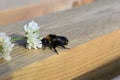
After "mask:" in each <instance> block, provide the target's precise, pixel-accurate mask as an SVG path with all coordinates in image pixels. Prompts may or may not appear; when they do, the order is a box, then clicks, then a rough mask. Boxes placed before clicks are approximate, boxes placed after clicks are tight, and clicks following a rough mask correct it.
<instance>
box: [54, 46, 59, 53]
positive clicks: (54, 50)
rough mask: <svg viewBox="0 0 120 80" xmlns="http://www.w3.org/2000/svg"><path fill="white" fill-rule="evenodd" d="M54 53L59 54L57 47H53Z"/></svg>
mask: <svg viewBox="0 0 120 80" xmlns="http://www.w3.org/2000/svg"><path fill="white" fill-rule="evenodd" d="M53 49H54V51H55V52H56V53H57V54H58V51H57V50H56V46H55V45H54V46H53Z"/></svg>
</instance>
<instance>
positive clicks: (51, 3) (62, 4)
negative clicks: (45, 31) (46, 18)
mask: <svg viewBox="0 0 120 80" xmlns="http://www.w3.org/2000/svg"><path fill="white" fill-rule="evenodd" d="M93 1H94V0H0V25H6V24H10V23H15V22H18V21H22V20H27V19H31V18H33V17H38V16H42V15H46V14H50V13H55V12H58V11H62V10H66V9H70V8H73V7H74V6H80V5H85V4H89V3H91V2H93ZM74 2H75V4H74ZM8 18H9V19H8Z"/></svg>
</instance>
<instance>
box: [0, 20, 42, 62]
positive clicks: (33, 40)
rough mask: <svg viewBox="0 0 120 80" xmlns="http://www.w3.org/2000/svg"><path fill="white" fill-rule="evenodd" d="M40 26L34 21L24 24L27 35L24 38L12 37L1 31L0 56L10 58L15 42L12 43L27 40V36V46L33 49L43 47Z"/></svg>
mask: <svg viewBox="0 0 120 80" xmlns="http://www.w3.org/2000/svg"><path fill="white" fill-rule="evenodd" d="M39 29H40V28H39V27H38V24H37V23H36V22H34V21H31V22H30V23H28V25H25V26H24V31H25V33H26V36H25V37H23V38H12V39H11V37H9V36H7V35H6V33H0V58H4V59H5V60H10V59H11V56H10V52H11V51H12V48H13V46H14V44H12V41H13V42H14V41H17V40H21V39H22V40H25V39H26V38H27V45H26V46H27V48H28V49H31V48H34V49H38V48H41V47H42V41H41V39H42V38H41V37H40V35H39Z"/></svg>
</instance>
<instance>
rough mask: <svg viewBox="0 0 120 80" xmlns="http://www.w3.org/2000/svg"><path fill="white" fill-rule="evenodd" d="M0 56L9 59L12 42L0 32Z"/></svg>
mask: <svg viewBox="0 0 120 80" xmlns="http://www.w3.org/2000/svg"><path fill="white" fill-rule="evenodd" d="M0 46H1V47H0V48H1V49H0V57H1V58H4V59H5V60H10V59H11V56H10V52H11V51H12V48H13V46H14V44H12V43H11V38H10V37H9V36H7V35H6V33H0Z"/></svg>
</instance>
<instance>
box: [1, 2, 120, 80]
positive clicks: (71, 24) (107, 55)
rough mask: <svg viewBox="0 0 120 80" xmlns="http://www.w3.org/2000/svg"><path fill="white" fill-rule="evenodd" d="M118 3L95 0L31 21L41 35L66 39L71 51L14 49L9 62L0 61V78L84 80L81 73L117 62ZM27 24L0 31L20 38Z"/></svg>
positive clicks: (15, 25)
mask: <svg viewBox="0 0 120 80" xmlns="http://www.w3.org/2000/svg"><path fill="white" fill-rule="evenodd" d="M119 3H120V0H116V1H114V0H105V1H104V0H99V1H98V2H95V3H93V4H91V5H88V6H83V7H81V8H79V7H78V8H74V9H71V10H68V11H64V12H59V13H56V14H50V15H48V16H43V17H39V18H35V19H33V20H35V21H36V22H38V23H39V25H40V27H41V30H40V31H41V34H42V36H45V35H46V34H49V33H55V34H58V35H64V36H66V37H68V38H69V40H70V44H69V45H68V47H70V48H71V49H70V50H63V49H58V51H59V52H60V54H59V55H56V54H55V53H54V52H52V51H50V50H48V49H47V50H45V51H42V50H27V49H25V48H24V47H22V46H16V47H15V48H14V50H13V52H12V54H11V56H12V60H11V61H8V62H7V61H3V60H1V61H0V79H1V80H2V79H3V80H4V79H8V80H24V79H25V80H69V79H78V80H80V79H81V80H83V79H85V78H86V77H84V75H83V74H87V73H88V72H90V71H94V70H95V69H97V68H99V67H101V66H103V65H105V64H108V63H109V62H111V61H112V60H115V59H119V55H120V53H119V51H120V48H119V47H120V46H119V41H120V36H119V34H120V31H119V30H118V29H120V22H119V21H120V18H119V16H120V11H119V9H120V5H119ZM29 21H30V20H29ZM29 21H23V22H18V23H16V24H12V25H8V26H1V27H0V32H7V34H9V35H11V36H23V35H24V32H23V26H24V24H25V23H27V22H29ZM115 30H118V31H115ZM113 31H115V32H113ZM110 32H113V33H110ZM108 33H109V34H108ZM106 34H107V35H106ZM103 35H104V36H103ZM101 36H102V37H101ZM95 38H97V39H95ZM76 46H77V47H76ZM118 66H119V64H117V65H116V66H113V67H112V68H113V69H111V68H110V70H111V71H112V70H113V71H114V70H115V69H116V67H118ZM104 70H105V71H104ZM104 70H103V71H102V72H101V71H98V77H99V79H100V78H102V76H104V75H106V74H108V72H109V68H108V69H104ZM102 73H104V74H103V75H102ZM93 74H94V75H92V76H89V77H88V78H91V80H95V79H97V77H96V75H95V74H97V73H93ZM99 75H100V76H99ZM111 75H112V74H111ZM78 76H79V77H78ZM108 77H109V75H108ZM85 80H87V79H85ZM88 80H90V79H88ZM101 80H103V79H101Z"/></svg>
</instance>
